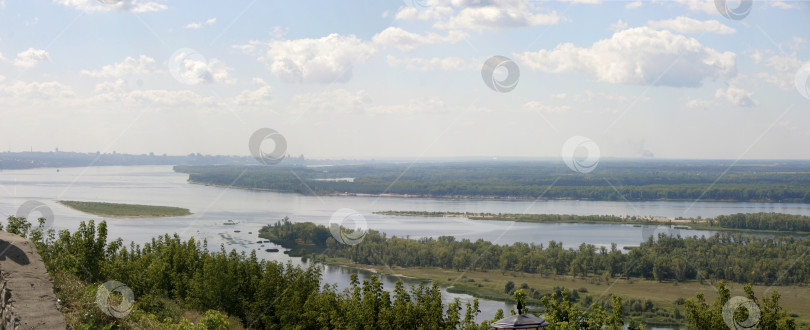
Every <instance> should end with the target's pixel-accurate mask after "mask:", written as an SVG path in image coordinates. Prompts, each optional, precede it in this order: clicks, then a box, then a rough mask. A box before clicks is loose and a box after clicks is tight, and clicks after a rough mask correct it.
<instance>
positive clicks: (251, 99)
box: [234, 78, 273, 106]
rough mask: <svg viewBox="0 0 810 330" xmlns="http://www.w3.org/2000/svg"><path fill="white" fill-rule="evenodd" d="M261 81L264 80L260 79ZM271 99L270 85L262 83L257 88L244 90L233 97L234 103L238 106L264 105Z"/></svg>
mask: <svg viewBox="0 0 810 330" xmlns="http://www.w3.org/2000/svg"><path fill="white" fill-rule="evenodd" d="M254 79H258V78H254ZM259 80H261V79H259ZM254 82H257V83H258V81H256V80H254ZM261 83H264V81H263V80H261ZM272 99H273V93H272V87H270V85H267V84H262V85H261V86H260V87H259V88H258V89H251V90H245V91H242V92H241V93H239V95H237V96H236V97H235V98H234V103H236V105H239V106H266V105H268V104H269V103H270V101H272Z"/></svg>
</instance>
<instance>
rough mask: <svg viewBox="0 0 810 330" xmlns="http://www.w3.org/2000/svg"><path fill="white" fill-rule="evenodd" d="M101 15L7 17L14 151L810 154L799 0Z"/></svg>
mask: <svg viewBox="0 0 810 330" xmlns="http://www.w3.org/2000/svg"><path fill="white" fill-rule="evenodd" d="M107 2H113V4H105V3H102V2H100V1H97V0H53V1H39V2H28V1H20V0H0V116H1V117H0V118H2V120H0V151H7V150H10V151H28V150H30V149H33V150H35V151H51V150H54V149H55V148H59V150H62V151H77V152H96V151H100V152H106V153H110V152H112V151H116V152H118V153H131V154H144V153H149V152H154V153H155V154H160V155H162V154H169V155H186V154H189V153H202V154H212V155H250V151H249V149H248V140H249V138H250V136H251V134H253V133H254V132H255V131H256V130H257V129H259V128H263V127H268V128H272V129H274V130H276V131H278V132H279V133H281V134H283V136H284V137H285V139H286V141H287V153H288V154H289V155H292V156H294V157H296V156H298V155H300V154H303V155H305V156H306V157H307V158H318V159H325V158H327V159H341V158H345V159H386V158H387V159H391V158H413V159H436V158H463V157H497V158H510V157H521V158H529V159H537V158H558V157H559V156H560V153H561V149H562V148H563V146H564V144H565V143H566V141H570V139H571V138H572V137H575V136H584V137H587V138H588V139H590V140H591V141H593V143H594V144H596V145H598V148H599V150H600V153H601V156H602V157H604V158H608V157H616V158H653V157H654V158H666V159H679V158H688V159H738V158H743V159H808V158H810V144H807V143H804V142H805V141H808V140H810V129H808V124H807V123H810V93H809V92H808V84H807V78H808V76H810V61H809V60H810V50H809V49H808V43H807V40H808V39H810V3H808V2H804V1H754V2H753V7H752V8H751V10H750V12H748V13H747V14H745V15H742V17H739V16H737V17H735V16H731V17H728V16H729V15H725V16H724V15H722V14H721V12H720V10H719V9H718V7H717V5H716V1H714V0H709V1H703V0H675V1H599V0H595V1H577V0H568V1H548V2H546V1H540V2H538V1H528V0H487V1H462V0H424V1H419V0H408V1H405V2H402V1H362V2H354V3H351V4H345V3H320V2H316V1H293V2H263V1H247V0H245V1H241V0H239V1H230V2H227V3H218V2H214V3H206V4H205V5H204V6H201V5H200V4H199V2H196V1H164V0H120V1H117V2H116V1H107ZM738 5H739V1H728V3H727V6H728V7H729V8H735V6H738ZM496 55H499V56H503V57H505V58H507V59H510V60H512V61H513V63H514V64H515V65H516V67H517V69H518V71H519V79H517V80H516V81H517V83H516V85H514V89H513V90H509V91H504V90H501V91H500V92H499V91H496V90H493V88H491V87H489V86H488V85H487V84H486V83H485V79H483V77H482V68H483V67H484V65H485V62H487V60H488V59H490V58H492V57H493V56H496ZM512 74H513V73H511V72H510V73H507V72H505V71H504V70H503V68H499V69H496V70H495V71H494V73H493V75H494V78H493V79H494V80H492V81H494V82H495V83H497V82H498V81H501V80H504V79H507V78H509V76H511V75H512ZM494 89H497V88H494Z"/></svg>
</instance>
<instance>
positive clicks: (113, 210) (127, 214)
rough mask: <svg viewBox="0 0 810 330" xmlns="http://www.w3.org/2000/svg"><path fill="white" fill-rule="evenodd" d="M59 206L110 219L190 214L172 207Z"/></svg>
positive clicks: (70, 202) (125, 205) (75, 202)
mask: <svg viewBox="0 0 810 330" xmlns="http://www.w3.org/2000/svg"><path fill="white" fill-rule="evenodd" d="M59 204H62V205H64V206H67V207H69V208H72V209H74V210H77V211H80V212H84V213H89V214H93V215H97V216H102V217H110V218H155V217H180V216H186V215H191V214H192V213H191V211H189V209H184V208H180V207H172V206H155V205H141V204H121V203H105V202H79V201H59Z"/></svg>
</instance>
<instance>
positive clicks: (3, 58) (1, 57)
mask: <svg viewBox="0 0 810 330" xmlns="http://www.w3.org/2000/svg"><path fill="white" fill-rule="evenodd" d="M5 61H6V58H5V57H3V53H0V62H5Z"/></svg>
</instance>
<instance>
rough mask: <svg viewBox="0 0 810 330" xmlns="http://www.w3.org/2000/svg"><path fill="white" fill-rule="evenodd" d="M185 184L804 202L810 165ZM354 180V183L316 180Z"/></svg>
mask: <svg viewBox="0 0 810 330" xmlns="http://www.w3.org/2000/svg"><path fill="white" fill-rule="evenodd" d="M175 170H176V171H179V172H184V173H189V180H190V181H192V182H198V183H206V184H216V185H227V186H237V187H245V188H254V189H270V190H277V191H284V192H297V193H302V194H311V193H316V194H383V193H388V194H401V195H414V196H431V197H459V196H467V197H496V198H511V197H514V198H536V197H538V196H542V197H543V198H547V199H583V200H625V199H627V200H660V199H667V200H684V199H687V200H697V199H700V200H725V201H767V202H801V203H810V164H808V163H807V162H799V161H784V162H780V163H772V162H771V163H763V162H757V161H748V163H743V162H741V163H738V164H735V165H734V166H733V167H730V163H729V162H726V161H702V162H698V161H647V162H633V161H613V162H607V161H605V162H602V163H600V164H599V169H598V170H597V171H595V172H593V173H591V174H588V175H583V174H580V173H575V172H572V171H570V170H569V169H568V168H566V167H565V166H564V165H563V164H561V163H559V162H504V163H500V162H475V163H440V164H436V163H424V164H415V165H412V166H411V165H409V164H371V165H353V166H349V165H343V166H330V167H317V168H310V167H302V166H278V167H276V166H273V167H268V166H265V167H251V166H247V167H246V166H176V167H175ZM338 178H353V181H351V182H350V181H323V179H338Z"/></svg>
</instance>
